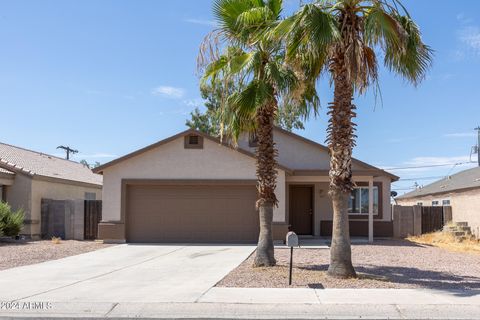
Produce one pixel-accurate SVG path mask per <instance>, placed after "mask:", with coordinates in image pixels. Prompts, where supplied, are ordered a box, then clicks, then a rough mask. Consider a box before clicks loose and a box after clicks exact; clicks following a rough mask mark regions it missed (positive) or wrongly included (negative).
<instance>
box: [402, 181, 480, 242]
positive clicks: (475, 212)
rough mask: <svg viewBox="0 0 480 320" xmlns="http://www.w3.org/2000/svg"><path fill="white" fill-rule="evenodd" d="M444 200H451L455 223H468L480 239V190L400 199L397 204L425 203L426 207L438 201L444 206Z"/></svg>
mask: <svg viewBox="0 0 480 320" xmlns="http://www.w3.org/2000/svg"><path fill="white" fill-rule="evenodd" d="M442 200H450V206H451V207H452V219H453V221H454V222H462V221H464V222H468V225H469V226H470V227H471V228H472V232H473V233H474V235H475V236H476V237H477V238H480V189H474V190H467V191H463V192H451V193H445V194H440V195H430V196H424V197H417V198H414V199H398V200H397V203H398V204H400V205H404V206H412V205H416V204H417V203H418V202H423V205H424V206H431V205H432V201H438V202H439V204H440V205H442Z"/></svg>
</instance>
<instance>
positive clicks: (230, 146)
mask: <svg viewBox="0 0 480 320" xmlns="http://www.w3.org/2000/svg"><path fill="white" fill-rule="evenodd" d="M189 134H196V135H199V136H202V137H204V138H205V139H208V140H210V141H213V142H215V143H218V144H221V145H222V146H224V147H227V148H230V149H233V150H235V151H238V152H240V153H242V154H244V155H246V156H249V157H251V158H254V159H255V154H254V153H252V152H250V151H247V150H244V149H241V148H239V147H238V148H235V147H233V146H232V145H231V144H229V143H227V142H225V141H220V139H218V138H215V137H212V136H211V135H208V134H206V133H204V132H201V131H198V130H195V129H188V130H185V131H182V132H180V133H177V134H176V135H173V136H171V137H169V138H166V139H164V140H160V141H158V142H156V143H154V144H151V145H149V146H147V147H145V148H142V149H139V150H137V151H134V152H132V153H129V154H127V155H124V156H123V157H120V158H118V159H115V160H113V161H110V162H107V163H105V164H103V165H101V166H99V167H96V168H94V169H93V172H95V173H100V174H101V173H103V171H104V170H105V169H106V168H108V167H111V166H113V165H115V164H117V163H120V162H122V161H125V160H127V159H130V158H132V157H135V156H138V155H140V154H142V153H145V152H147V151H150V150H152V149H155V148H157V147H159V146H161V145H164V144H166V143H168V142H171V141H173V140H176V139H178V138H180V137H183V136H186V135H189ZM277 168H279V169H282V170H283V171H285V172H288V173H291V172H292V169H290V168H287V167H285V166H282V165H277Z"/></svg>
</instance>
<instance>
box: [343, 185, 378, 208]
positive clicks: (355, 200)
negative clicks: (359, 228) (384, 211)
mask: <svg viewBox="0 0 480 320" xmlns="http://www.w3.org/2000/svg"><path fill="white" fill-rule="evenodd" d="M368 193H369V191H368V187H358V188H355V189H353V190H352V193H351V195H350V199H349V201H348V213H349V214H368V201H369V196H368ZM373 214H378V187H377V186H374V187H373Z"/></svg>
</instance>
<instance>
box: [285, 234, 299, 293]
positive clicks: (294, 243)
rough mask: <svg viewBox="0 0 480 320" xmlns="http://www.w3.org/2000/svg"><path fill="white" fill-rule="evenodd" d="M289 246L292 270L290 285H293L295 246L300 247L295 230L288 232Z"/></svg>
mask: <svg viewBox="0 0 480 320" xmlns="http://www.w3.org/2000/svg"><path fill="white" fill-rule="evenodd" d="M285 243H286V245H287V247H290V271H289V274H288V285H289V286H291V285H292V268H293V247H298V236H297V234H296V233H295V232H293V231H290V232H289V233H287V237H286V239H285Z"/></svg>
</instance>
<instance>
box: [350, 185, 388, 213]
mask: <svg viewBox="0 0 480 320" xmlns="http://www.w3.org/2000/svg"><path fill="white" fill-rule="evenodd" d="M357 189H359V190H360V193H359V194H360V212H351V211H350V208H348V214H349V215H355V216H367V215H368V213H369V212H368V210H367V212H362V191H361V189H367V190H368V189H369V188H368V186H361V187H355V188H354V190H357ZM372 190H373V193H374V199H373V208H374V212H373V215H374V216H378V211H379V210H380V194H379V192H380V190H379V188H378V186H373V188H372ZM375 190H377V212H375ZM350 197H351V196H350ZM349 200H351V198H350V199H349ZM368 200H369V199H368V198H367V203H368ZM348 206H349V207H350V201H349V204H348Z"/></svg>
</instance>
